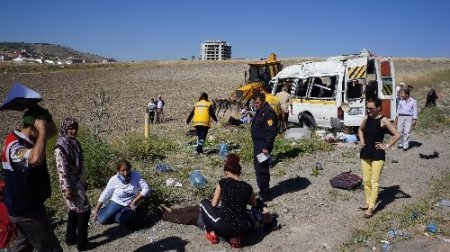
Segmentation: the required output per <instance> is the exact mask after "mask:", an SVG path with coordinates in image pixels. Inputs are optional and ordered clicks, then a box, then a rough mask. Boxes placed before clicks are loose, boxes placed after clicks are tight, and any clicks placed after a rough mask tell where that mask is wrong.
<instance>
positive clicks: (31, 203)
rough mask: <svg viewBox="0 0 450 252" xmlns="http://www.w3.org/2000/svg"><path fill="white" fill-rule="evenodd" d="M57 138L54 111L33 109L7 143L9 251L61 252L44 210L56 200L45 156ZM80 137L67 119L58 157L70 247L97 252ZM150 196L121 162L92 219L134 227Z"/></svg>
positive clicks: (4, 155) (4, 159)
mask: <svg viewBox="0 0 450 252" xmlns="http://www.w3.org/2000/svg"><path fill="white" fill-rule="evenodd" d="M57 132H58V130H57V127H56V125H55V123H54V121H53V118H52V116H51V114H50V113H49V111H48V110H46V109H44V108H42V107H40V106H38V105H34V106H33V107H31V108H28V109H27V110H26V112H25V113H24V115H23V125H22V128H21V129H20V130H14V131H13V132H11V133H10V134H9V135H8V136H7V137H6V139H5V145H4V147H3V150H2V165H3V169H4V180H5V188H4V202H5V204H6V207H7V210H8V214H9V217H10V219H11V221H12V222H13V223H14V225H15V227H16V228H17V237H16V238H15V239H14V241H13V242H12V244H11V246H10V248H9V251H32V250H33V249H36V250H37V251H62V248H61V246H60V244H59V241H58V239H57V238H56V236H55V234H54V231H53V229H52V227H51V224H50V221H49V219H48V217H47V215H46V212H45V206H44V202H45V201H46V200H47V199H48V198H49V197H50V195H51V186H50V177H49V172H48V166H47V161H46V154H45V150H46V145H47V141H48V139H50V138H51V137H53V136H55V135H56V134H57ZM77 134H78V122H77V120H75V119H74V118H72V117H67V118H65V119H64V120H63V122H62V123H61V127H60V130H59V137H58V140H57V142H56V146H55V150H54V155H55V161H56V169H57V171H58V175H59V185H60V189H61V193H62V198H63V200H64V202H65V204H66V206H67V208H68V219H67V226H66V236H65V241H66V243H67V244H68V245H76V246H77V249H78V250H79V251H85V250H89V249H92V248H93V244H92V243H89V242H88V222H89V220H90V217H91V204H90V202H89V200H88V197H87V194H86V191H87V188H88V184H87V181H86V170H85V167H84V160H83V151H82V147H81V144H80V142H79V141H78V140H77V139H76V137H77ZM149 192H150V188H149V186H148V185H147V183H146V182H145V181H144V179H143V178H142V176H141V175H140V174H139V173H138V172H136V171H131V165H130V163H129V162H128V161H126V160H121V161H119V162H118V163H117V174H115V175H114V176H112V177H111V178H110V180H109V182H108V184H107V186H106V189H105V190H104V191H103V193H102V194H101V196H100V199H99V201H98V204H97V206H96V207H95V208H94V210H93V211H92V215H93V216H94V217H95V219H96V220H98V221H99V222H100V223H101V224H109V223H113V222H117V223H121V224H130V223H131V222H132V221H133V218H134V217H135V209H136V204H137V202H139V201H140V200H142V198H144V197H146V196H147V195H148V194H149ZM104 205H105V207H103V208H102V206H104Z"/></svg>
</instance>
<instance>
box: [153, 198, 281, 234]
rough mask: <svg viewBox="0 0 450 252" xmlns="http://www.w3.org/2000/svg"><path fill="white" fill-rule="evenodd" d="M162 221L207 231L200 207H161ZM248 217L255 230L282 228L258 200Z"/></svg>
mask: <svg viewBox="0 0 450 252" xmlns="http://www.w3.org/2000/svg"><path fill="white" fill-rule="evenodd" d="M160 210H161V212H162V219H163V220H165V221H168V222H172V223H176V224H184V225H195V226H197V227H199V228H200V229H202V230H204V229H205V224H204V221H203V217H202V214H201V212H200V207H199V206H198V205H195V206H187V207H182V208H170V207H167V206H165V205H163V204H162V205H160ZM247 215H248V216H249V217H250V218H251V219H252V222H253V228H254V229H257V228H263V229H264V230H265V231H273V230H276V229H278V228H279V227H280V225H279V224H278V220H277V218H276V216H275V215H274V214H271V213H270V211H269V209H268V208H267V205H265V204H264V203H263V202H262V201H261V200H259V199H257V206H256V207H252V208H251V209H247Z"/></svg>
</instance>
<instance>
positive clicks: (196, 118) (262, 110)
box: [186, 92, 281, 201]
mask: <svg viewBox="0 0 450 252" xmlns="http://www.w3.org/2000/svg"><path fill="white" fill-rule="evenodd" d="M268 97H269V98H268ZM273 97H274V96H272V95H271V94H267V93H265V92H261V93H257V94H255V96H254V97H253V104H254V106H255V109H256V113H255V115H254V116H253V117H252V120H251V122H250V123H251V136H252V140H253V147H254V148H253V159H254V168H255V173H256V180H257V184H258V187H259V189H260V192H259V196H260V198H261V199H262V200H263V201H270V200H272V195H271V193H270V189H269V184H270V173H269V166H270V162H271V157H270V155H271V152H272V150H273V145H274V141H275V137H276V136H277V134H278V124H279V114H277V112H276V111H275V110H274V109H273V107H272V106H271V104H270V103H269V101H268V100H267V99H272V100H274V99H273ZM275 98H276V97H275ZM278 101H279V100H278ZM277 108H278V110H280V111H281V107H280V106H279V105H278V107H277ZM211 118H212V119H213V120H214V121H216V122H217V117H216V115H215V113H214V109H213V108H212V106H211V103H210V102H209V100H208V94H206V93H202V94H201V95H200V98H199V101H198V102H196V103H195V105H194V108H193V109H192V111H191V113H190V114H189V116H188V118H187V120H186V124H187V125H189V123H190V122H191V120H192V121H193V125H194V127H195V129H196V133H197V145H196V148H195V156H196V157H198V156H199V155H200V154H202V153H203V145H204V143H205V141H206V136H207V134H208V130H209V128H210V127H211ZM259 155H262V156H265V157H266V158H264V160H263V161H261V160H262V159H261V158H260V159H258V156H259Z"/></svg>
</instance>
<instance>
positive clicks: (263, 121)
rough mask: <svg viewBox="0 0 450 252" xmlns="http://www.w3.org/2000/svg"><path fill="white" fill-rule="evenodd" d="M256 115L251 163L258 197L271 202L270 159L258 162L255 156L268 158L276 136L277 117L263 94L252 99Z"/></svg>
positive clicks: (253, 125)
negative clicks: (253, 167)
mask: <svg viewBox="0 0 450 252" xmlns="http://www.w3.org/2000/svg"><path fill="white" fill-rule="evenodd" d="M253 102H254V105H255V107H256V109H257V110H256V114H255V116H254V117H253V120H252V126H251V134H252V141H253V160H254V161H253V162H254V166H255V173H256V183H257V184H258V188H259V196H260V198H261V200H263V201H271V200H272V196H271V194H270V189H269V188H270V173H269V162H270V158H269V159H267V160H265V161H264V162H261V163H260V162H259V161H258V158H257V155H259V154H261V153H264V155H266V156H268V155H270V153H271V152H272V150H273V142H274V141H275V137H276V136H277V132H278V131H277V128H278V116H277V115H276V113H275V111H274V110H273V109H272V108H271V107H270V105H269V103H267V102H266V98H265V96H264V94H262V93H259V94H256V95H255V96H254V98H253Z"/></svg>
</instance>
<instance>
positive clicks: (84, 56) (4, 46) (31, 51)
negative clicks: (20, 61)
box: [0, 42, 115, 62]
mask: <svg viewBox="0 0 450 252" xmlns="http://www.w3.org/2000/svg"><path fill="white" fill-rule="evenodd" d="M21 52H26V53H27V54H28V55H29V56H31V57H33V58H44V59H51V60H64V59H68V58H77V59H81V60H85V61H86V62H102V61H104V60H109V61H115V60H113V59H109V58H106V57H103V56H100V55H96V54H92V53H86V52H80V51H77V50H75V49H72V48H69V47H67V46H62V45H55V44H50V43H25V42H0V55H6V56H8V57H9V58H10V59H11V58H15V57H17V56H18V55H19V54H20V53H21Z"/></svg>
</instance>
